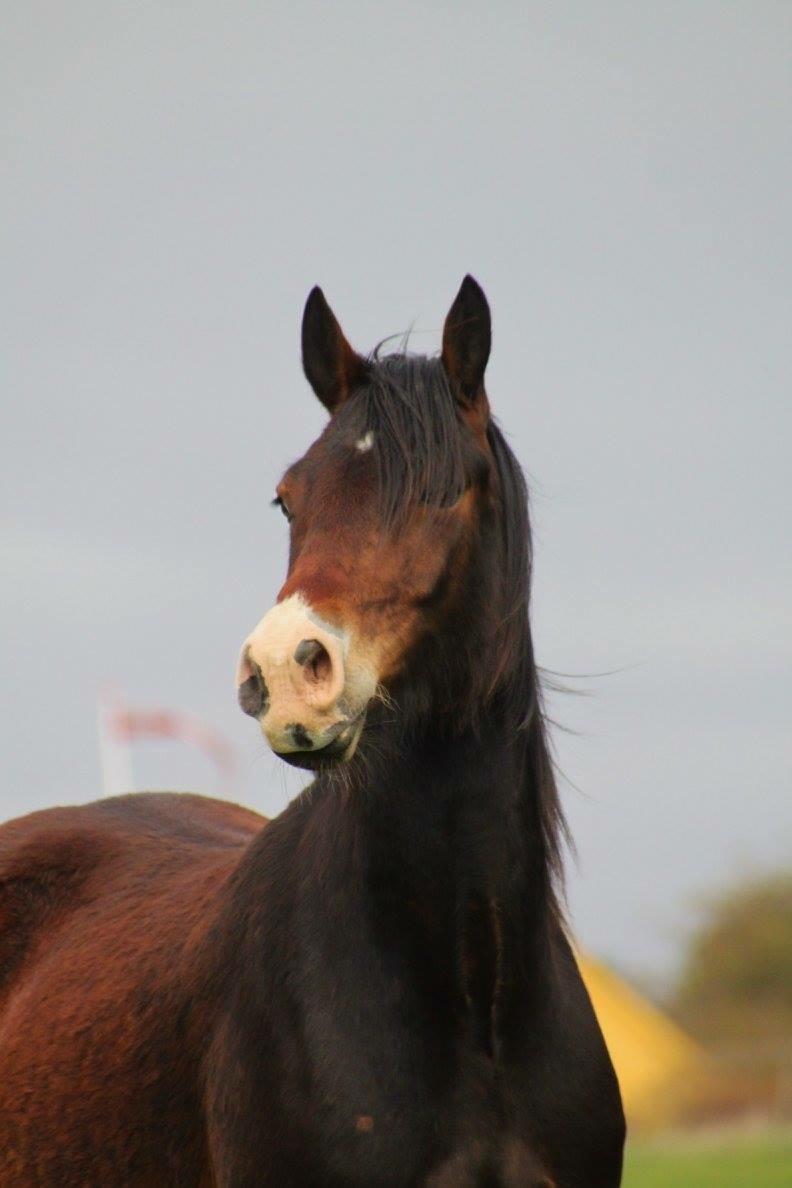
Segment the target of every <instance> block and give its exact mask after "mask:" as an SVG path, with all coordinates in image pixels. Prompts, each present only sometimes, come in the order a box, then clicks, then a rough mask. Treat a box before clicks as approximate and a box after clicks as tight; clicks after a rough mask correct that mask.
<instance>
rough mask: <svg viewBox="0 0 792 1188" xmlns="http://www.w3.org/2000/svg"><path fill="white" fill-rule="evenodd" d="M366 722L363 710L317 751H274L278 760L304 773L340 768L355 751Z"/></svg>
mask: <svg viewBox="0 0 792 1188" xmlns="http://www.w3.org/2000/svg"><path fill="white" fill-rule="evenodd" d="M365 722H366V711H365V710H364V711H363V712H362V713H361V714H359V715H358V717H357V718H355V720H354V721H353V722H350V724H349V726H347V728H346V729H345V730H344V731H343V732H342V733H341V734H339V735H337V737H336V738H334V739H333V741H332V742H331V743H328V745H327V746H326V747H322V748H321V750H318V751H276V752H275V754H276V755H277V756H278V758H279V759H283V760H284V761H285V762H286V763H288V764H289V765H290V766H291V767H299V768H302V769H303V770H304V771H315V772H322V771H328V770H330V769H331V768H333V767H340V766H341V764H342V763H348V762H349V760H350V759H351V758H352V756H353V755H354V754H355V751H356V750H357V746H358V743H359V742H360V736H361V734H362V733H363V727H364V725H365Z"/></svg>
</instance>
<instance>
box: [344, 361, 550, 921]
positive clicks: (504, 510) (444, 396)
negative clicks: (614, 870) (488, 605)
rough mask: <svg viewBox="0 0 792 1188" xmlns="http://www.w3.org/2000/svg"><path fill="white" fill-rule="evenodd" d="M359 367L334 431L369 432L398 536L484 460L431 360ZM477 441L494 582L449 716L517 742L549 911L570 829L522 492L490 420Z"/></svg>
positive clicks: (383, 504)
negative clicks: (539, 660) (491, 724)
mask: <svg viewBox="0 0 792 1188" xmlns="http://www.w3.org/2000/svg"><path fill="white" fill-rule="evenodd" d="M367 364H368V374H367V381H366V383H365V384H364V385H363V386H362V387H361V388H360V389H359V390H358V391H357V392H356V393H355V394H354V396H353V397H352V398H351V399H350V400H349V401H348V402H347V403H346V404H345V406H344V407H342V408H341V409H340V410H339V412H338V413H337V418H336V419H337V422H338V431H339V436H340V438H342V439H343V440H348V436H349V435H354V437H355V438H356V439H363V438H364V437H365V435H366V434H367V433H371V434H372V435H373V440H374V441H375V442H376V448H375V449H374V450H373V451H372V453H373V455H374V458H375V460H376V464H377V477H378V495H379V502H380V508H379V514H380V516H381V520H382V523H383V526H384V527H387V528H390V529H391V530H393V531H398V529H399V527H400V526H401V524H402V522H403V518H404V516H405V515H406V514H407V513H408V512H409V510H410V509H411V508H412V507H414V506H415V505H416V504H418V503H426V504H429V505H433V506H436V507H448V506H451V505H453V504H454V503H455V502H456V501H457V500H458V499H460V498H461V496H462V495H463V494H464V492H465V490H466V489H467V488H468V487H469V486H470V485H472V484H474V483H478V482H482V481H486V478H487V476H486V473H485V472H486V462H485V459H484V455H483V454H482V453H481V451H479V450H478V449H476V448H475V447H474V446H473V444H472V442H471V435H470V433H469V431H467V430H466V427H465V425H464V423H463V422H462V420H461V418H460V413H459V407H458V402H457V400H456V399H455V397H454V394H453V392H452V390H451V387H450V384H449V381H448V376H447V373H446V370H445V368H444V367H443V364H442V361H441V359H440V358H427V357H426V356H422V355H415V354H410V353H408V352H407V351H406V350H405V351H399V352H397V353H394V354H389V355H385V356H381V355H380V354H379V353H378V351H375V352H374V354H373V355H372V356H371V357H370V358H369V359H368V361H367ZM486 436H487V443H488V446H489V450H490V453H491V455H492V459H493V469H494V476H495V481H494V485H495V489H496V505H497V510H496V517H495V523H494V525H493V527H494V529H495V534H496V538H495V540H494V541H493V542H490V548H489V550H488V554H487V560H488V561H489V564H490V567H491V568H492V569H494V570H495V574H494V575H493V574H492V573H490V574H488V575H487V576H488V578H489V579H492V578H493V577H494V578H495V580H496V584H497V587H498V617H497V622H496V624H495V633H496V638H495V639H494V640H492V639H489V640H487V646H486V649H482V650H481V652H480V654H479V655H477V657H476V660H477V661H478V662H479V663H478V665H476V666H474V665H470V666H469V671H468V672H467V673H466V682H467V688H468V690H469V698H468V700H469V706H468V713H459V712H458V713H457V720H458V721H460V722H471V721H472V722H473V723H475V721H476V719H477V718H478V717H479V716H480V714H481V713H482V712H483V711H485V710H486V709H487V708H488V707H495V708H496V709H497V712H498V713H499V715H500V717H501V720H502V722H503V725H504V728H505V729H506V730H507V731H509V732H511V733H512V734H513V736H514V738H515V740H522V741H523V743H524V778H525V785H526V786H525V792H526V794H527V796H528V797H529V799H530V800H531V801H532V802H533V804H534V805H535V809H536V813H537V818H538V820H537V824H538V826H539V829H540V833H541V840H542V850H543V855H544V859H545V862H546V870H547V876H548V878H547V890H548V894H549V896H550V898H551V900H552V903H553V905H554V907H555V908H556V909H557V907H558V896H557V895H556V891H562V890H563V846H564V843H565V842H569V830H568V826H567V823H566V819H565V816H564V812H563V808H562V806H561V802H560V798H559V795H558V789H557V785H556V780H555V774H554V765H553V761H552V758H551V754H550V745H549V739H548V729H547V723H546V719H545V714H544V709H543V703H542V689H541V680H540V675H539V671H538V669H537V665H536V662H535V658H534V651H533V641H532V638H531V629H530V621H529V600H530V588H531V570H532V542H531V526H530V520H529V515H528V489H527V485H526V482H525V478H524V476H523V473H522V470H521V468H520V465H519V463H518V461H517V459H516V458H515V456H514V454H513V452H512V450H511V449H510V447H509V445H508V443H507V441H506V439H505V437H504V434H503V432H502V431H501V429H500V427H499V426H498V424H497V422H496V421H495V420H494V419H493V418H491V417H490V419H489V421H488V424H487V429H486ZM485 656H486V663H482V660H483V659H484V658H485ZM401 708H402V709H404V708H405V707H404V705H402V707H401ZM455 709H456V710H457V711H459V709H460V707H459V706H455ZM363 749H364V751H365V744H364V748H363ZM559 914H560V913H559Z"/></svg>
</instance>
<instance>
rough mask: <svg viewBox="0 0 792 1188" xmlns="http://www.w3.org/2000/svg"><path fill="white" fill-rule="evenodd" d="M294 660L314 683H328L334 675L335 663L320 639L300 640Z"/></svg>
mask: <svg viewBox="0 0 792 1188" xmlns="http://www.w3.org/2000/svg"><path fill="white" fill-rule="evenodd" d="M294 659H295V660H296V661H297V663H298V664H299V665H300V666H301V667H302V668H303V669H304V670H305V672H306V675H307V676H308V677H309V678H310V679H311V680H312V681H316V682H317V683H319V682H321V681H326V680H329V678H330V676H331V675H332V672H333V662H332V660H331V659H330V653H329V652H328V651H327V648H326V647H325V646H324V644H321V643H320V642H319V640H318V639H303V640H300V642H299V643H298V644H297V647H296V649H295V652H294Z"/></svg>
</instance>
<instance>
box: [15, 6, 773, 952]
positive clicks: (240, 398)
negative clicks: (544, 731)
mask: <svg viewBox="0 0 792 1188" xmlns="http://www.w3.org/2000/svg"><path fill="white" fill-rule="evenodd" d="M2 8H3V20H2V24H3V34H2V38H0V47H1V48H0V53H1V54H2V58H3V60H2V62H0V85H1V86H2V91H3V100H2V136H3V141H2V172H3V178H2V185H0V211H1V217H2V236H3V257H2V258H3V266H2V277H3V279H2V285H3V310H2V316H1V318H0V336H2V362H1V363H0V366H2V371H3V379H2V399H3V425H4V428H3V431H2V445H1V447H0V448H2V477H1V479H0V481H2V485H3V505H2V540H3V576H2V587H1V588H0V598H1V599H2V604H1V606H2V613H1V614H0V632H2V654H3V665H2V676H1V677H0V682H1V684H2V688H1V690H0V698H1V707H2V723H3V725H2V744H3V745H2V750H3V780H2V788H1V789H0V813H2V815H3V816H10V815H17V814H20V813H23V812H26V811H28V810H30V809H33V808H38V807H42V806H45V805H50V804H53V803H57V802H60V803H65V802H69V801H78V800H89V799H93V798H94V797H96V796H97V795H99V794H100V792H101V776H100V767H99V760H98V750H97V737H96V703H97V696H98V692H99V690H100V688H101V687H102V686H103V684H105V683H107V682H114V683H115V684H116V685H118V686H120V687H121V688H122V689H123V691H124V692H125V694H126V695H127V697H128V699H129V700H130V701H131V702H133V703H136V704H141V705H147V706H148V705H151V706H159V705H163V706H172V707H177V708H181V709H185V710H190V711H192V712H195V713H198V714H200V715H202V716H204V717H205V718H206V719H207V720H209V721H210V722H212V723H214V724H215V725H216V726H217V727H218V728H220V729H222V730H223V731H224V732H225V733H226V734H227V735H228V737H229V738H230V739H231V740H232V741H233V743H234V744H235V746H236V747H237V748H238V751H239V754H240V757H241V767H242V774H241V777H240V780H239V781H238V785H237V787H235V788H229V789H226V790H225V791H226V792H227V794H228V795H230V796H232V797H233V798H235V799H241V800H242V801H244V802H245V803H247V804H250V805H252V806H255V807H256V808H259V809H261V810H262V811H264V812H267V813H274V812H277V811H278V810H279V809H280V808H281V807H282V806H283V805H284V804H285V802H286V800H287V799H288V797H289V796H290V795H293V793H294V791H295V790H296V789H297V788H298V787H299V786H300V780H299V778H298V776H297V775H295V774H293V773H290V774H288V775H287V771H286V768H285V766H284V765H282V764H279V762H278V761H277V760H275V759H274V758H273V757H272V756H270V755H269V754H268V753H267V752H266V749H265V747H264V744H263V741H262V740H261V739H260V738H259V736H258V734H257V730H256V727H255V726H254V725H253V723H251V722H250V721H249V720H248V719H246V718H244V717H243V716H242V714H241V713H240V712H239V710H238V709H237V707H236V701H235V693H234V684H233V671H234V664H235V660H236V655H237V652H238V648H239V645H240V643H241V641H242V639H243V637H244V636H245V635H246V634H247V632H248V631H249V630H250V628H251V627H252V626H253V624H254V623H255V622H256V621H257V620H258V619H259V617H260V616H261V615H262V614H263V612H264V611H265V610H266V609H267V608H268V607H269V606H270V605H271V602H272V600H273V597H274V594H275V592H276V590H277V588H278V587H279V585H280V583H281V580H282V577H283V574H284V571H285V562H286V529H285V525H284V523H283V521H282V518H281V517H280V516H279V515H278V514H277V512H273V511H272V510H270V508H269V501H270V499H271V496H272V492H273V488H274V486H275V483H276V481H277V479H278V478H279V476H280V471H281V469H282V468H283V467H284V466H285V464H286V463H288V462H289V461H291V460H293V459H294V458H295V457H297V456H298V455H299V454H301V453H302V451H303V450H304V448H305V447H306V446H307V445H308V443H309V442H310V440H311V439H312V438H313V437H314V436H315V435H316V434H317V433H318V432H319V430H320V429H321V426H322V423H323V412H322V410H321V408H320V407H319V405H318V404H317V403H316V401H315V400H314V399H313V397H312V396H311V394H310V393H309V390H308V387H307V384H306V383H305V381H304V380H303V378H302V375H301V372H300V367H299V355H298V338H299V319H300V315H301V310H302V305H303V302H304V300H305V296H306V294H307V292H308V290H309V288H310V287H311V285H313V284H314V283H316V282H320V283H321V284H322V285H323V286H324V288H325V292H326V294H327V296H328V298H329V299H330V301H331V304H333V306H334V308H335V310H336V312H337V314H338V316H339V318H340V320H341V321H342V324H343V325H344V327H345V329H346V331H347V334H348V336H349V337H350V339H351V340H352V341H353V342H354V343H355V345H357V346H358V347H359V348H360V349H361V350H368V349H369V348H370V347H371V346H372V345H373V344H374V343H375V342H376V341H377V340H378V339H380V338H382V337H383V336H385V335H387V334H391V333H395V332H398V331H402V330H404V329H405V328H407V327H408V326H411V325H413V326H414V328H415V333H414V337H413V344H414V346H415V348H416V349H420V350H426V351H434V350H435V349H437V347H438V345H439V333H440V329H441V327H442V322H443V318H444V315H445V313H446V310H447V308H448V306H449V304H450V302H451V300H452V298H453V296H454V294H455V292H456V290H457V287H458V285H459V282H460V280H461V278H462V276H463V274H464V273H465V272H467V271H471V272H473V274H474V275H475V276H476V277H477V278H478V279H479V280H480V282H481V283H482V284H483V286H484V288H485V290H486V292H487V294H488V296H489V298H490V302H491V305H492V310H493V319H494V348H493V355H492V360H491V365H490V369H489V379H488V383H489V391H490V397H491V401H492V404H493V406H494V409H495V411H496V413H497V415H498V417H499V418H500V420H501V423H502V425H503V426H504V428H505V430H506V431H507V433H508V435H509V436H510V439H511V442H512V444H513V446H514V448H515V450H516V452H517V454H518V456H519V458H520V459H521V461H522V462H523V464H524V466H525V467H526V470H527V472H528V474H529V476H530V480H531V483H532V490H533V523H534V526H535V531H536V539H537V550H536V563H535V591H534V610H533V619H534V636H535V640H536V646H537V652H538V656H539V659H540V661H541V662H542V663H543V664H544V665H546V666H547V667H548V668H551V669H555V670H559V671H562V672H565V673H572V674H586V673H595V672H602V671H606V670H608V671H610V670H618V671H616V672H615V674H614V675H611V676H607V677H599V678H596V679H583V680H580V681H578V682H576V683H577V685H578V686H579V687H581V688H584V689H586V690H588V692H589V696H587V697H585V698H572V697H562V698H556V699H555V700H554V702H553V706H552V710H553V714H554V716H555V717H557V718H558V719H560V720H561V721H562V722H563V723H565V724H566V725H568V726H570V727H572V728H574V730H576V731H577V732H578V733H577V734H576V735H566V734H558V735H557V748H558V756H559V762H560V765H561V767H562V768H563V769H564V771H565V772H566V773H567V775H568V776H569V778H570V780H571V781H573V782H574V785H575V787H574V788H573V787H570V786H568V785H567V786H565V789H564V797H565V803H566V807H567V810H568V813H569V816H570V819H571V822H572V826H573V830H574V834H575V836H576V839H577V843H578V848H579V861H578V864H577V866H573V867H571V869H570V891H571V904H572V909H573V917H574V922H575V926H576V928H577V931H578V934H579V936H580V938H581V940H582V942H583V943H584V944H585V945H587V946H589V947H590V948H593V949H594V950H596V951H598V952H600V953H602V954H604V955H606V956H607V957H609V958H611V959H612V960H615V961H616V962H618V963H619V964H620V965H621V966H623V967H626V968H630V969H633V970H656V971H661V972H662V971H664V970H665V971H667V970H669V969H670V968H671V967H672V965H673V961H674V959H675V954H676V952H677V946H678V942H679V940H680V938H681V937H682V936H683V935H684V933H685V929H686V927H687V926H688V924H689V922H690V920H691V905H693V904H695V902H696V899H697V897H698V896H699V895H700V893H701V892H702V891H703V890H706V889H708V888H712V887H716V886H718V885H720V884H722V883H723V882H725V881H726V880H728V879H730V878H732V877H734V876H735V875H736V874H739V873H740V872H745V871H751V870H753V869H756V868H758V869H763V868H765V867H769V866H773V865H777V864H779V863H781V862H784V861H789V860H790V857H792V795H791V793H792V789H791V788H790V759H792V742H791V741H790V738H791V733H790V716H791V714H790V711H791V710H792V695H791V694H790V682H791V681H792V663H791V661H792V614H791V612H790V605H791V603H790V595H791V594H792V549H791V547H790V532H789V519H790V496H791V495H792V491H791V490H790V488H791V487H792V478H791V476H792V466H790V448H791V447H790V442H791V440H792V411H791V410H792V391H791V387H792V385H791V384H790V380H791V379H792V366H791V365H790V326H792V285H791V282H790V276H792V258H791V257H792V248H791V244H792V237H791V235H790V210H792V184H791V183H792V6H791V5H790V4H789V3H787V2H786V0H779V2H778V3H772V2H769V0H766V2H759V0H751V2H750V3H749V2H747V0H746V2H745V3H727V2H726V0H723V2H721V3H708V2H705V0H699V2H697V3H695V4H691V3H689V0H688V2H685V3H662V4H654V5H641V4H639V5H636V4H634V3H615V2H614V3H605V4H596V5H595V4H591V3H589V2H588V0H581V2H579V3H567V4H550V3H531V2H528V3H520V4H518V3H514V4H509V3H489V4H483V3H481V0H478V2H476V3H470V4H466V3H456V4H450V3H429V4H427V3H421V4H416V3H404V2H402V3H401V4H399V5H398V6H396V5H393V6H389V7H388V8H386V6H384V5H379V4H372V3H360V4H358V3H350V2H348V0H341V2H339V3H337V4H332V5H331V4H321V5H320V4H305V3H294V2H291V3H289V4H288V5H287V4H280V5H276V4H273V3H256V4H254V3H241V2H239V0H235V2H229V0H226V3H224V4H222V5H218V4H204V3H198V2H195V0H193V2H191V3H187V4H185V3H169V4H167V5H165V4H162V3H161V2H153V3H144V2H141V0H136V2H135V3H133V4H132V3H120V2H118V0H102V2H101V3H99V2H95V3H86V2H80V0H74V2H72V3H70V4H63V3H54V2H50V3H37V2H35V0H25V2H24V3H21V2H13V0H12V2H6V3H5V4H3V6H2ZM573 683H575V682H573ZM135 767H136V775H137V779H138V781H139V785H140V786H141V787H165V786H168V787H179V788H198V789H199V790H204V791H208V792H214V791H216V790H217V789H216V780H215V776H214V774H213V772H212V770H211V768H210V766H209V765H208V764H207V763H206V762H205V761H204V760H203V758H202V757H201V756H200V755H197V754H192V753H191V752H190V751H189V750H188V749H187V748H184V747H178V746H168V745H146V746H140V747H139V748H138V749H137V751H136V754H135Z"/></svg>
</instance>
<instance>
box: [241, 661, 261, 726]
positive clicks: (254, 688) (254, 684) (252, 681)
mask: <svg viewBox="0 0 792 1188" xmlns="http://www.w3.org/2000/svg"><path fill="white" fill-rule="evenodd" d="M249 663H250V664H251V667H253V672H252V673H251V675H250V676H249V677H248V678H247V680H245V681H243V682H242V684H241V685H240V686H239V689H238V690H237V697H238V698H239V707H240V709H241V710H242V711H243V712H244V713H246V714H250V716H251V718H260V717H261V715H262V714H263V713H265V712H266V709H267V706H268V705H269V691H268V689H267V685H266V683H265V681H264V677H263V676H262V675H261V669H259V668H258V667H256V666H253V665H252V662H249Z"/></svg>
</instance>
